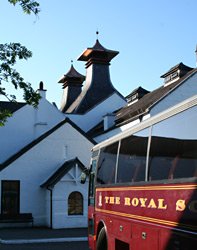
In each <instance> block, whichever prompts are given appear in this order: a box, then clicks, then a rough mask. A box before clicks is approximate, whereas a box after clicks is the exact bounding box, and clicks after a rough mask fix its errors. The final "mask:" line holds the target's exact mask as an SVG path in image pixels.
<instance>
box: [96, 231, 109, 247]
mask: <svg viewBox="0 0 197 250" xmlns="http://www.w3.org/2000/svg"><path fill="white" fill-rule="evenodd" d="M96 250H107V236H106V233H105V228H104V227H103V228H102V229H101V230H100V232H99V235H98V238H97V241H96Z"/></svg>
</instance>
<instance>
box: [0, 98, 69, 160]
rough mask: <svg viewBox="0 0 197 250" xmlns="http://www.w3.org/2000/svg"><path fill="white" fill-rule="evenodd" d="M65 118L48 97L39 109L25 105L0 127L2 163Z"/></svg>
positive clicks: (42, 100)
mask: <svg viewBox="0 0 197 250" xmlns="http://www.w3.org/2000/svg"><path fill="white" fill-rule="evenodd" d="M63 119H64V115H63V114H62V113H61V112H60V111H59V110H58V109H57V108H56V107H55V106H54V105H52V104H51V103H49V102H48V101H47V100H46V99H43V98H42V99H41V100H40V103H39V106H38V108H37V109H35V108H33V107H32V106H30V105H25V106H24V107H22V108H21V109H19V110H17V111H16V112H15V113H14V114H13V116H12V117H11V118H9V119H8V121H7V123H6V125H5V126H3V127H0V138H1V145H3V147H1V149H0V163H2V162H4V161H5V160H6V159H8V158H9V157H10V156H12V155H13V154H15V153H16V152H18V151H19V150H20V149H21V148H23V147H24V146H25V145H27V144H28V143H30V142H31V141H33V140H35V139H36V138H37V137H39V136H40V135H41V134H43V133H45V132H46V131H48V130H49V129H51V128H52V127H53V126H55V125H56V124H58V123H59V122H60V121H62V120H63Z"/></svg>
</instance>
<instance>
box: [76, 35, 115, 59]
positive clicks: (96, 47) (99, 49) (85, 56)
mask: <svg viewBox="0 0 197 250" xmlns="http://www.w3.org/2000/svg"><path fill="white" fill-rule="evenodd" d="M95 52H97V53H101V54H104V55H105V56H107V59H108V60H109V61H111V60H112V59H113V58H114V57H115V56H116V55H117V54H118V53H119V52H118V51H115V50H109V49H106V48H105V47H103V46H102V45H101V44H100V42H99V40H98V39H97V40H96V43H95V45H94V46H93V47H91V48H87V49H86V50H85V51H84V52H83V53H82V54H81V55H80V57H79V58H78V60H79V61H88V59H89V58H91V57H92V56H93V54H95Z"/></svg>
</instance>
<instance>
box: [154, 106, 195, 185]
mask: <svg viewBox="0 0 197 250" xmlns="http://www.w3.org/2000/svg"><path fill="white" fill-rule="evenodd" d="M185 113H187V120H185V117H186V116H185V115H186V114H185ZM185 113H184V116H183V113H179V114H177V115H175V116H173V117H170V118H169V119H166V120H163V121H162V122H160V123H158V124H155V125H154V126H153V130H152V137H151V146H150V154H149V180H162V179H179V178H188V177H194V176H195V174H196V171H197V170H196V169H197V131H196V124H197V110H196V107H195V111H194V110H193V112H192V110H190V109H189V110H187V111H185ZM188 121H189V122H188Z"/></svg>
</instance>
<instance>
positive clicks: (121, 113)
mask: <svg viewBox="0 0 197 250" xmlns="http://www.w3.org/2000/svg"><path fill="white" fill-rule="evenodd" d="M173 68H174V67H173ZM190 69H191V70H190V71H189V72H188V73H187V74H185V75H184V76H182V77H181V78H180V79H178V80H177V81H174V82H173V83H171V84H169V85H166V86H165V85H162V86H161V87H159V88H157V89H155V90H153V91H152V92H149V93H147V94H145V95H144V96H143V97H142V98H140V99H139V100H138V101H137V102H135V103H133V104H131V105H127V106H125V107H123V108H121V109H119V110H117V111H116V112H114V113H115V115H116V116H115V121H114V126H112V127H111V128H109V129H108V130H106V131H104V126H103V122H100V123H99V124H97V125H96V126H95V127H94V128H92V129H91V130H89V131H88V135H89V136H92V137H95V136H98V135H100V134H103V133H105V132H108V131H110V130H113V129H115V128H118V127H120V126H121V125H123V124H127V123H129V122H131V121H133V120H136V119H138V118H141V117H142V116H143V115H145V114H148V113H149V111H150V109H151V108H152V107H153V106H154V105H156V104H157V103H158V102H160V101H161V100H162V99H163V98H164V97H165V96H167V95H168V94H170V93H171V92H172V91H174V90H175V89H176V88H178V87H179V86H180V85H181V84H183V83H184V81H185V80H186V79H188V78H189V77H191V76H192V75H193V74H195V73H196V72H197V68H195V69H192V68H190ZM138 89H139V88H137V89H135V90H134V91H133V92H132V93H131V94H130V95H132V94H134V93H135V91H136V90H138ZM130 95H129V96H130Z"/></svg>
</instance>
